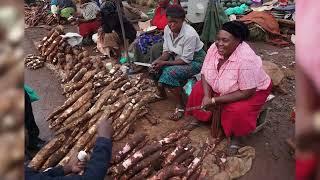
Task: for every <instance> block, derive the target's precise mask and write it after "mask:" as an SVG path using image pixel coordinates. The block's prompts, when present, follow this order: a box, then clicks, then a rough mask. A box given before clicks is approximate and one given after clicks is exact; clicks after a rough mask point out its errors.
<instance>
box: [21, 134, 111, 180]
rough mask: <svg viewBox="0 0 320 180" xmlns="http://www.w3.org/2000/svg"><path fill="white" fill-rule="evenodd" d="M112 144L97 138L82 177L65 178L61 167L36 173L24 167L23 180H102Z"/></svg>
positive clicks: (107, 140)
mask: <svg viewBox="0 0 320 180" xmlns="http://www.w3.org/2000/svg"><path fill="white" fill-rule="evenodd" d="M111 153H112V142H111V140H110V139H106V138H104V137H98V138H97V141H96V144H95V146H94V149H93V152H92V156H91V159H90V161H89V162H88V164H87V168H86V169H85V172H84V174H83V175H82V176H80V175H72V176H65V174H64V171H63V169H62V167H61V166H60V167H55V168H52V169H50V170H48V171H46V172H38V171H35V170H33V169H31V168H29V167H27V166H25V169H24V171H25V180H92V179H94V180H104V178H105V176H106V174H107V170H108V167H109V162H110V160H111Z"/></svg>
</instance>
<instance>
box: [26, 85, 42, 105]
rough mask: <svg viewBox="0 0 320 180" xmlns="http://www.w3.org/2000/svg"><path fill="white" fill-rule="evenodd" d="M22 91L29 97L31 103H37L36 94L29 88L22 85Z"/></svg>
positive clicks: (37, 97)
mask: <svg viewBox="0 0 320 180" xmlns="http://www.w3.org/2000/svg"><path fill="white" fill-rule="evenodd" d="M24 90H25V91H26V92H27V94H28V95H29V97H30V100H31V102H34V101H38V100H39V99H40V97H39V96H38V94H37V93H36V92H35V91H34V90H33V89H32V88H31V87H30V86H28V85H24Z"/></svg>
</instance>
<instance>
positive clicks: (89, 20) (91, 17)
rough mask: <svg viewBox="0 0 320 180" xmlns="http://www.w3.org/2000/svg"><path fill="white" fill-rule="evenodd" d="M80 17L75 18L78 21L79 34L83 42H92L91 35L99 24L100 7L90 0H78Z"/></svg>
mask: <svg viewBox="0 0 320 180" xmlns="http://www.w3.org/2000/svg"><path fill="white" fill-rule="evenodd" d="M80 11H81V17H79V18H77V22H78V23H79V25H78V26H79V34H80V35H81V36H82V37H83V38H84V40H83V42H85V44H89V43H90V42H92V39H91V36H92V35H93V34H94V33H96V32H97V31H98V29H99V27H100V26H101V20H100V18H99V16H100V8H99V6H98V5H97V3H96V2H93V1H92V0H80Z"/></svg>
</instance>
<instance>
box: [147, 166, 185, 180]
mask: <svg viewBox="0 0 320 180" xmlns="http://www.w3.org/2000/svg"><path fill="white" fill-rule="evenodd" d="M185 172H186V168H185V167H183V166H179V165H170V166H167V167H165V168H163V169H161V170H160V171H158V173H157V174H156V175H154V176H153V177H151V178H148V180H166V179H169V178H170V177H174V176H181V175H183V174H184V173H185Z"/></svg>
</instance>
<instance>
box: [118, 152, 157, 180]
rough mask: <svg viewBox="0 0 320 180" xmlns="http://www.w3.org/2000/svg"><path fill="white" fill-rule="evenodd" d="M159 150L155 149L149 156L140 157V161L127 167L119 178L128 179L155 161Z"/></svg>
mask: <svg viewBox="0 0 320 180" xmlns="http://www.w3.org/2000/svg"><path fill="white" fill-rule="evenodd" d="M160 154H161V151H157V152H155V153H153V154H151V155H150V156H148V157H146V158H145V159H142V160H141V161H140V162H138V163H137V164H136V165H134V166H133V167H132V168H131V169H129V170H128V171H127V172H126V173H125V174H124V175H123V176H122V177H121V178H120V179H121V180H129V179H131V177H132V176H134V175H135V174H137V173H138V172H139V171H141V170H143V169H144V168H146V167H149V166H150V165H152V164H153V163H155V162H156V161H159V158H160Z"/></svg>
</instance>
